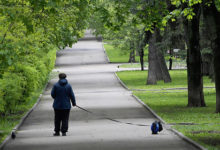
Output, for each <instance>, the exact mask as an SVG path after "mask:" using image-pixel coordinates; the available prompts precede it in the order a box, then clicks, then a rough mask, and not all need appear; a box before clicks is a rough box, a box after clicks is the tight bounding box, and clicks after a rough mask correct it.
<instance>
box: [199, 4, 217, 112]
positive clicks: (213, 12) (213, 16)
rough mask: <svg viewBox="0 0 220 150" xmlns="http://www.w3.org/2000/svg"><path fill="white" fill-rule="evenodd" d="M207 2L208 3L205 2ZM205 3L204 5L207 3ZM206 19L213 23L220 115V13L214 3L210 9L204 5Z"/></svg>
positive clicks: (215, 72)
mask: <svg viewBox="0 0 220 150" xmlns="http://www.w3.org/2000/svg"><path fill="white" fill-rule="evenodd" d="M205 2H206V1H205ZM205 2H204V3H205ZM203 13H204V18H205V19H208V22H210V23H211V22H214V23H212V29H214V30H213V31H212V32H213V33H215V36H213V37H214V38H213V43H214V44H213V47H212V49H213V55H214V58H213V59H214V76H215V89H216V112H217V113H220V42H219V41H220V20H219V18H220V12H218V10H217V8H216V6H215V3H214V1H213V0H212V3H211V4H210V6H209V7H208V6H207V5H203Z"/></svg>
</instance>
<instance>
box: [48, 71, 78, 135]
mask: <svg viewBox="0 0 220 150" xmlns="http://www.w3.org/2000/svg"><path fill="white" fill-rule="evenodd" d="M51 96H52V97H53V99H54V102H53V108H54V114H55V117H54V124H55V129H54V131H55V133H54V134H53V135H54V136H59V135H60V131H61V132H62V136H66V132H68V122H69V113H70V109H71V103H72V106H76V100H75V96H74V93H73V90H72V87H71V85H70V84H69V83H68V81H67V79H66V74H64V73H60V74H59V81H58V82H57V83H56V84H54V86H53V89H52V91H51Z"/></svg>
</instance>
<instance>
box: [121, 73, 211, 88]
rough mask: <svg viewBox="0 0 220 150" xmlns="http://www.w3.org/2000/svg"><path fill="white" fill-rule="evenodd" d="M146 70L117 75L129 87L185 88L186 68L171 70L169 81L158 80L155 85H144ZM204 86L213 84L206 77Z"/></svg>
mask: <svg viewBox="0 0 220 150" xmlns="http://www.w3.org/2000/svg"><path fill="white" fill-rule="evenodd" d="M147 73H148V72H147V71H123V72H118V73H117V75H118V76H119V78H121V79H122V80H123V82H124V83H125V84H126V85H127V86H128V88H130V89H146V90H149V89H166V88H181V87H183V88H186V87H187V85H186V83H187V77H186V75H187V72H186V70H171V71H170V76H171V79H172V82H171V83H164V82H163V81H158V82H157V85H146V81H147ZM203 82H204V86H214V83H211V82H210V79H209V78H208V77H204V78H203Z"/></svg>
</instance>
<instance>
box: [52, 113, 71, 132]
mask: <svg viewBox="0 0 220 150" xmlns="http://www.w3.org/2000/svg"><path fill="white" fill-rule="evenodd" d="M54 113H55V119H54V124H55V129H54V131H55V132H60V131H61V132H62V133H66V132H67V131H68V122H69V114H70V109H54Z"/></svg>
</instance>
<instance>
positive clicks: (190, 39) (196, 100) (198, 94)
mask: <svg viewBox="0 0 220 150" xmlns="http://www.w3.org/2000/svg"><path fill="white" fill-rule="evenodd" d="M199 8H200V5H199V4H197V5H194V6H193V9H194V13H195V16H194V17H193V19H192V20H191V21H189V20H187V19H184V23H183V24H184V29H185V34H186V43H187V79H188V106H189V107H201V106H205V101H204V94H203V78H202V66H201V64H202V59H201V52H200V45H199V21H200V12H199Z"/></svg>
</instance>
